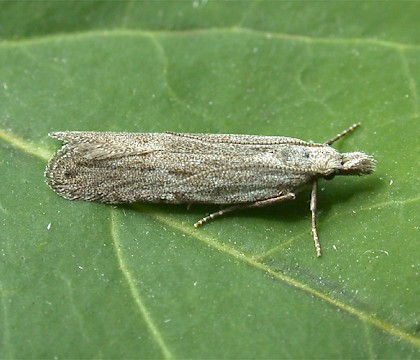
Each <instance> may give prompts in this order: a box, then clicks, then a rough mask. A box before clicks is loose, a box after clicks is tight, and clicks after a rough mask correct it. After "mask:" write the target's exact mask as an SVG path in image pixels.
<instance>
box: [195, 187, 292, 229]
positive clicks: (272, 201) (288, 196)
mask: <svg viewBox="0 0 420 360" xmlns="http://www.w3.org/2000/svg"><path fill="white" fill-rule="evenodd" d="M294 198H295V194H293V193H287V194H284V195H279V196H276V197H273V198H270V199H265V200H259V201H255V202H253V203H250V204H239V205H234V206H231V207H228V208H225V209H222V210H219V211H216V212H214V213H212V214H210V215H207V216H205V217H203V218H202V219H201V220H198V221H197V222H196V223H195V224H194V226H195V227H196V228H198V227H199V226H201V225H203V224H204V223H206V222H208V221H210V220H213V219H215V218H217V217H219V216H222V215H225V214H227V213H230V212H232V211H236V210H242V209H249V208H254V207H262V206H266V205H272V204H275V203H278V202H281V201H284V200H294Z"/></svg>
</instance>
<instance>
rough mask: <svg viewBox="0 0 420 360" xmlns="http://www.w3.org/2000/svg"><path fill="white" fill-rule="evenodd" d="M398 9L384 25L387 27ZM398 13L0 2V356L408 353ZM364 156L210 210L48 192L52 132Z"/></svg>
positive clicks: (414, 45) (403, 91)
mask: <svg viewBox="0 0 420 360" xmlns="http://www.w3.org/2000/svg"><path fill="white" fill-rule="evenodd" d="M397 12H398V14H399V15H398V16H395V14H396V13H397ZM419 18H420V8H419V7H418V6H417V4H416V3H414V2H413V3H410V2H408V3H397V2H387V3H383V4H381V6H380V7H378V6H377V4H375V3H357V2H352V3H350V2H348V3H343V2H336V3H327V2H324V3H322V2H321V3H320V2H318V3H311V4H308V3H300V2H251V1H247V2H206V1H199V0H197V1H188V2H173V3H172V2H124V1H121V2H77V3H74V2H72V3H66V2H60V3H56V2H45V3H44V2H6V3H3V4H2V11H1V13H0V24H1V29H0V31H1V33H0V36H1V39H2V42H1V43H0V69H1V70H0V73H1V75H0V76H1V82H0V101H1V106H0V183H1V192H0V219H1V224H2V229H1V231H0V239H1V240H0V254H1V261H0V273H1V279H0V295H1V310H0V324H1V326H0V341H1V344H0V348H1V355H2V356H1V357H4V358H32V357H33V358H53V357H54V358H92V357H95V358H118V357H125V358H172V357H174V358H179V359H181V358H384V357H387V358H416V357H417V358H418V356H419V349H420V339H419V323H418V319H419V316H418V314H419V313H418V299H419V296H420V292H419V286H418V283H419V279H418V274H419V261H418V253H419V246H418V224H419V215H418V214H419V205H418V204H419V197H418V190H417V189H418V158H419V152H418V132H417V131H416V129H417V128H418V123H419V118H420V116H419V113H420V102H419V89H420V77H419V75H420V65H419V64H420V61H419V59H420V48H419V46H420V45H419V42H418V41H419V38H418V36H417V35H418V33H416V31H418V19H419ZM359 121H360V122H362V127H361V129H358V130H357V131H356V132H355V133H354V134H352V135H350V136H348V137H347V138H344V139H342V140H340V141H339V142H338V143H337V144H335V145H334V146H335V147H336V148H337V149H339V150H340V151H357V150H361V151H364V152H366V153H368V154H372V155H373V156H374V157H375V158H376V159H377V161H378V165H377V171H376V172H375V173H374V174H373V175H370V176H366V177H341V178H336V179H334V180H333V181H329V182H326V181H324V182H321V184H320V191H319V203H318V208H319V214H318V217H319V219H318V221H319V235H320V240H321V243H322V245H323V257H322V258H320V259H317V258H316V256H315V251H314V248H313V243H312V238H311V234H310V212H309V204H308V200H309V191H304V192H302V193H300V194H299V196H298V198H297V199H296V200H295V201H293V202H289V203H284V204H281V205H279V206H274V207H270V208H264V209H257V210H250V211H244V212H241V213H236V214H232V215H230V216H226V217H225V218H223V219H220V220H218V221H215V222H213V223H209V224H206V225H205V226H203V227H202V228H200V229H198V230H196V229H194V228H193V226H192V224H193V223H194V222H195V221H196V220H198V219H200V218H201V217H202V216H204V215H205V214H206V213H208V212H211V211H214V210H216V209H217V208H218V207H217V206H211V205H209V206H205V205H203V206H201V205H200V206H193V207H191V208H190V209H187V208H186V207H185V206H182V205H180V206H170V205H147V204H138V205H133V206H118V207H113V206H107V205H102V204H96V203H87V202H71V201H66V200H64V199H62V198H60V197H58V196H57V195H56V194H54V193H53V192H52V191H51V190H50V189H49V188H48V187H47V186H46V185H45V183H44V177H43V171H44V168H45V165H46V162H47V160H48V158H49V157H50V156H51V155H52V154H53V153H54V151H55V150H56V149H58V148H59V147H60V145H61V144H60V142H59V141H55V140H52V139H50V138H48V137H47V134H48V132H51V131H62V130H92V131H138V132H156V131H165V130H171V131H181V132H213V133H249V134H258V135H283V136H291V137H298V138H301V139H304V140H313V141H317V142H322V141H325V140H326V139H328V138H330V137H331V136H333V135H335V134H336V133H338V132H340V131H342V130H344V129H345V128H347V127H348V126H349V125H351V124H352V123H354V122H359Z"/></svg>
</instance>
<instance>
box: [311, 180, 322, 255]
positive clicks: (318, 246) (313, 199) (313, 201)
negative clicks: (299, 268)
mask: <svg viewBox="0 0 420 360" xmlns="http://www.w3.org/2000/svg"><path fill="white" fill-rule="evenodd" d="M317 194H318V179H315V180H314V182H313V183H312V194H311V212H312V236H313V237H314V243H315V250H316V256H318V257H319V256H321V244H320V243H319V238H318V231H317V229H316V200H317Z"/></svg>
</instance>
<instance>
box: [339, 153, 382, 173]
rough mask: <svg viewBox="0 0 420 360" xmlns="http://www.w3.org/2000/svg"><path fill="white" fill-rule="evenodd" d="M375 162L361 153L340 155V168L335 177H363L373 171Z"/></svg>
mask: <svg viewBox="0 0 420 360" xmlns="http://www.w3.org/2000/svg"><path fill="white" fill-rule="evenodd" d="M375 165H376V161H375V159H374V158H373V157H372V156H369V155H366V154H365V153H362V152H351V153H343V154H341V167H340V168H339V169H337V170H336V171H337V175H364V174H370V173H372V172H373V171H374V170H375Z"/></svg>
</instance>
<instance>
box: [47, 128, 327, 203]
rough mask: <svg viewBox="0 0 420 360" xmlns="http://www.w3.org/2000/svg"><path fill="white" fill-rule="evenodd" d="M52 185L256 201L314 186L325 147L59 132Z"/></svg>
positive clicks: (106, 194)
mask: <svg viewBox="0 0 420 360" xmlns="http://www.w3.org/2000/svg"><path fill="white" fill-rule="evenodd" d="M51 136H52V137H55V138H58V139H61V140H63V141H64V145H63V147H62V148H61V149H60V150H59V151H58V152H57V154H56V155H55V157H54V158H53V159H52V160H51V161H50V163H49V165H48V167H47V170H46V177H47V182H48V184H49V185H50V187H51V188H53V189H54V190H55V191H56V192H57V193H58V194H60V195H61V196H63V197H65V198H68V199H83V200H95V201H100V202H107V203H124V202H169V203H224V204H230V203H249V202H254V201H257V200H262V199H267V198H271V197H275V196H278V195H279V194H281V193H285V192H288V191H295V190H296V189H298V188H300V187H302V186H303V185H305V184H307V183H308V182H310V181H311V179H312V178H313V176H315V175H316V173H317V169H314V168H313V163H312V159H313V158H314V156H316V154H315V150H316V151H317V152H319V151H320V149H319V148H320V147H323V148H325V149H326V150H325V151H327V152H329V151H335V150H334V149H332V148H330V147H328V146H324V145H322V144H312V143H308V142H304V141H302V140H299V139H294V138H287V137H275V136H253V135H217V134H178V133H144V134H142V133H106V132H104V133H96V132H59V133H53V134H51Z"/></svg>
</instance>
